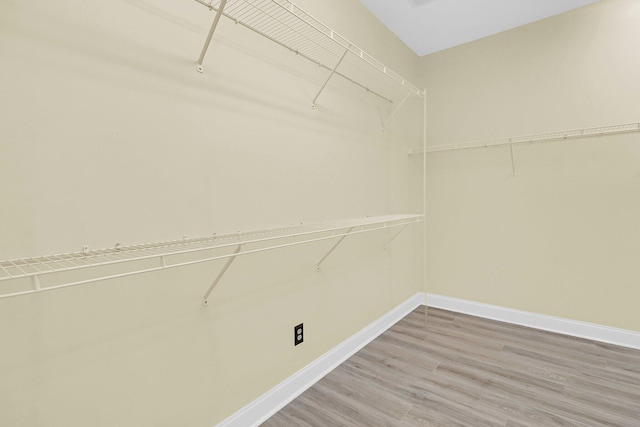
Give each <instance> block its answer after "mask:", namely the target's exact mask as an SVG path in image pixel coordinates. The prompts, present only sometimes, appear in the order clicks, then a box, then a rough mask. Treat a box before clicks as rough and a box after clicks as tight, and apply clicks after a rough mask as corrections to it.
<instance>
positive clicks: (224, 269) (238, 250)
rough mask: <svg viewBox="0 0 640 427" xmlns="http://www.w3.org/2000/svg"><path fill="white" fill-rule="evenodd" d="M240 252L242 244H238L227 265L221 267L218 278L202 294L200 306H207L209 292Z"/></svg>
mask: <svg viewBox="0 0 640 427" xmlns="http://www.w3.org/2000/svg"><path fill="white" fill-rule="evenodd" d="M240 250H242V243H240V244H239V245H238V246H237V247H236V250H235V251H234V252H233V256H231V257H230V258H229V259H228V260H227V263H226V264H225V265H224V267H222V270H220V273H218V277H216V279H215V280H214V281H213V283H212V284H211V286H209V289H207V292H206V293H205V294H204V296H203V297H202V305H208V304H209V295H211V292H212V291H213V288H215V287H216V285H217V284H218V282H219V281H220V279H222V276H224V273H226V272H227V269H228V268H229V266H230V265H231V263H232V262H233V260H234V259H236V257H237V256H238V254H239V253H240Z"/></svg>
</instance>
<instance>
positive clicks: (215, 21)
mask: <svg viewBox="0 0 640 427" xmlns="http://www.w3.org/2000/svg"><path fill="white" fill-rule="evenodd" d="M226 4H227V0H220V6H218V10H217V11H216V16H215V17H214V18H213V23H212V24H211V29H210V30H209V34H208V35H207V39H206V40H205V41H204V46H202V52H200V58H198V67H197V68H196V69H197V70H198V72H199V73H202V72H203V71H204V70H203V68H202V61H204V56H205V55H206V54H207V49H209V43H211V38H212V37H213V33H214V32H215V31H216V27H217V26H218V22H219V21H220V17H221V16H222V11H223V10H224V7H225V5H226Z"/></svg>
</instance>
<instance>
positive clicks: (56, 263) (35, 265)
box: [0, 215, 423, 305]
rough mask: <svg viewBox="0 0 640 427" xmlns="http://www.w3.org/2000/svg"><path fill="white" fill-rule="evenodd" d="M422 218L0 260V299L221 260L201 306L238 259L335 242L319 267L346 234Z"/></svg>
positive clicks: (393, 218) (400, 217)
mask: <svg viewBox="0 0 640 427" xmlns="http://www.w3.org/2000/svg"><path fill="white" fill-rule="evenodd" d="M422 220H423V216H422V215H389V216H379V217H367V218H359V219H350V220H341V221H329V222H322V223H314V224H300V225H298V226H295V227H284V228H273V229H268V230H260V231H252V232H244V233H240V232H239V233H232V234H225V235H219V236H216V235H213V236H207V237H200V238H194V239H182V240H175V241H168V242H160V243H150V244H143V245H134V246H127V247H116V248H111V249H102V250H95V251H86V252H78V253H68V254H61V255H51V256H41V257H35V258H25V259H16V260H7V261H0V298H7V297H13V296H19V295H27V294H33V293H38V292H45V291H51V290H55V289H60V288H66V287H70V286H77V285H81V284H86V283H92V282H97V281H101V280H107V279H115V278H121V277H127V276H132V275H135V274H142V273H149V272H153V271H160V270H164V269H168V268H176V267H182V266H187V265H193V264H199V263H203V262H208V261H214V260H222V259H226V260H227V261H226V263H225V265H224V267H223V269H222V270H221V271H220V273H219V274H218V277H217V278H216V280H215V281H214V282H213V283H212V285H211V286H210V287H209V289H208V290H207V292H206V294H205V296H204V303H205V305H206V304H207V298H208V297H209V294H210V293H211V291H212V290H213V288H214V287H215V285H216V284H217V283H218V282H219V281H220V279H221V278H222V276H223V275H224V273H225V272H226V270H227V269H228V268H229V266H230V265H231V263H232V262H233V260H234V259H235V258H236V257H238V256H242V255H247V254H254V253H259V252H263V251H268V250H273V249H280V248H285V247H289V246H295V245H300V244H305V243H311V242H319V241H323V240H329V239H334V240H337V244H336V245H334V246H333V248H332V249H331V250H330V251H329V252H328V253H327V254H326V255H325V256H324V257H322V258H321V259H320V261H319V262H318V263H317V266H318V268H319V267H320V264H321V263H322V262H323V261H325V259H326V258H327V256H329V254H330V253H331V252H333V250H335V249H336V247H337V246H338V244H339V243H340V242H342V241H343V240H344V239H345V238H346V237H348V236H352V235H356V234H361V233H368V232H372V231H376V230H383V229H387V228H394V227H403V226H405V227H406V226H408V225H410V224H413V223H418V222H421V221H422ZM393 238H395V235H394V236H393ZM385 246H386V245H385Z"/></svg>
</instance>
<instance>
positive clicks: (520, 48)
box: [421, 0, 640, 331]
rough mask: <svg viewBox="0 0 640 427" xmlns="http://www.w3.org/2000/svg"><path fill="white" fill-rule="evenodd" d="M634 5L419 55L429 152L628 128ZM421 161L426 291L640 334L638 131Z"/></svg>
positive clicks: (633, 96)
mask: <svg viewBox="0 0 640 427" xmlns="http://www.w3.org/2000/svg"><path fill="white" fill-rule="evenodd" d="M639 20H640V4H639V3H638V2H637V1H633V0H602V1H600V2H598V3H596V4H593V5H590V6H587V7H584V8H582V9H578V10H575V11H572V12H569V13H566V14H563V15H559V16H557V17H553V18H550V19H547V20H544V21H540V22H537V23H534V24H531V25H528V26H525V27H522V28H519V29H515V30H512V31H508V32H505V33H502V34H498V35H495V36H492V37H489V38H487V39H484V40H480V41H477V42H474V43H469V44H467V45H463V46H460V47H457V48H453V49H450V50H447V51H443V52H441V53H438V54H434V55H431V56H427V57H424V58H422V59H421V67H422V69H421V73H422V76H423V78H424V81H425V86H426V87H427V91H428V99H429V108H428V112H429V113H428V114H429V120H428V122H429V132H428V136H429V139H428V141H429V144H430V145H439V144H451V143H461V142H469V141H477V140H483V139H494V138H501V137H515V136H521V135H530V134H537V133H546V132H554V131H562V130H571V129H581V128H588V127H597V126H605V125H613V124H622V123H630V122H638V121H640V103H638V98H637V95H638V93H640V79H638V76H637V70H638V69H640V53H639V52H638V49H637V46H639V45H640V32H638V31H637V26H638V22H639ZM514 150H515V164H516V175H515V177H512V176H511V173H512V167H511V157H510V151H509V147H508V146H506V147H501V148H486V149H485V148H479V149H472V150H464V151H448V152H441V153H434V154H429V156H428V169H427V170H428V172H427V176H428V186H427V200H428V213H427V215H428V221H429V227H428V245H427V257H428V259H429V262H428V276H427V283H428V285H427V288H428V291H429V292H432V293H436V294H442V295H446V296H451V297H458V298H463V299H467V300H472V301H478V302H484V303H489V304H495V305H499V306H504V307H512V308H515V309H520V310H526V311H531V312H536V313H542V314H549V315H553V316H559V317H564V318H569V319H575V320H581V321H586V322H591V323H596V324H602V325H608V326H613V327H618V328H624V329H631V330H635V331H638V330H640V316H638V310H637V301H638V300H639V299H640V287H639V286H638V277H640V263H639V262H638V259H640V227H639V226H638V218H640V134H638V133H635V134H627V135H619V136H608V137H602V138H598V137H594V138H589V139H583V140H578V141H566V142H552V143H545V144H532V145H525V146H522V145H518V146H516V147H515V149H514Z"/></svg>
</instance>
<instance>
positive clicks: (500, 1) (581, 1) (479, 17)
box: [360, 0, 598, 56]
mask: <svg viewBox="0 0 640 427" xmlns="http://www.w3.org/2000/svg"><path fill="white" fill-rule="evenodd" d="M596 1H598V0H360V2H361V3H362V4H363V5H364V6H365V7H366V8H367V9H369V11H371V12H372V13H373V14H374V15H375V16H376V17H377V18H378V19H379V20H380V21H382V23H384V24H385V25H386V26H387V27H388V28H389V29H390V30H391V31H393V32H394V33H395V34H396V36H398V38H400V40H402V41H403V42H404V43H405V44H406V45H407V46H409V47H410V48H411V49H412V50H413V51H414V52H415V53H416V54H417V55H418V56H423V55H428V54H430V53H434V52H438V51H440V50H444V49H447V48H450V47H453V46H457V45H460V44H463V43H467V42H470V41H473V40H477V39H481V38H483V37H487V36H489V35H492V34H496V33H499V32H502V31H505V30H509V29H511V28H515V27H519V26H521V25H525V24H528V23H530V22H534V21H538V20H540V19H544V18H548V17H550V16H553V15H558V14H560V13H563V12H567V11H569V10H572V9H576V8H578V7H582V6H586V5H588V4H591V3H595V2H596Z"/></svg>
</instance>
